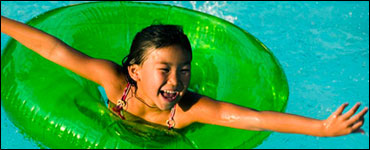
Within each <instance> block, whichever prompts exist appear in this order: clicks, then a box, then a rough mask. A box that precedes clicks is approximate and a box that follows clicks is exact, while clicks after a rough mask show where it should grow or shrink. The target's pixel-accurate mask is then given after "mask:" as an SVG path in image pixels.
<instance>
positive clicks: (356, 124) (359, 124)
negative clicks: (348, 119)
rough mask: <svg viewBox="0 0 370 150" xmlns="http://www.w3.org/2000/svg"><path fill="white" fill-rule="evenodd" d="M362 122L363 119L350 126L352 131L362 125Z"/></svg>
mask: <svg viewBox="0 0 370 150" xmlns="http://www.w3.org/2000/svg"><path fill="white" fill-rule="evenodd" d="M363 124H364V121H359V122H357V123H355V124H354V125H353V126H352V127H351V128H352V131H355V130H357V129H359V128H360V127H361V126H362V125H363Z"/></svg>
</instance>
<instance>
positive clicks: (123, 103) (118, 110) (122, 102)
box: [108, 83, 176, 130]
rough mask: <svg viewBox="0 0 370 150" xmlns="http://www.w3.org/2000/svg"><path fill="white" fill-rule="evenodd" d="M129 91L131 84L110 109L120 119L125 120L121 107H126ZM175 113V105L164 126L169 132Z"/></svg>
mask: <svg viewBox="0 0 370 150" xmlns="http://www.w3.org/2000/svg"><path fill="white" fill-rule="evenodd" d="M130 89H131V84H130V83H128V84H127V86H126V88H125V90H124V93H123V96H122V97H121V99H119V100H118V102H117V105H116V106H115V107H113V108H112V110H113V111H114V112H116V113H117V114H118V115H119V117H120V118H121V119H125V117H124V116H123V114H122V111H124V109H123V107H125V106H126V105H127V101H126V97H127V94H128V92H129V91H130ZM108 103H109V100H108ZM175 111H176V105H175V106H174V107H173V108H172V109H171V114H170V118H169V119H168V120H167V121H166V124H167V125H168V129H169V130H170V129H173V128H174V126H175V120H174V116H175Z"/></svg>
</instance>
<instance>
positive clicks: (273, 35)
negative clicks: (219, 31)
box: [1, 1, 369, 149]
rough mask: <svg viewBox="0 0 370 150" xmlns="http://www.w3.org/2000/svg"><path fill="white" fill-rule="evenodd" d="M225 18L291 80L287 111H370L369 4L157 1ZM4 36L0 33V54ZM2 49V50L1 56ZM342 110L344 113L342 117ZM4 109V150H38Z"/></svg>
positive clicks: (325, 144)
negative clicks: (276, 62)
mask: <svg viewBox="0 0 370 150" xmlns="http://www.w3.org/2000/svg"><path fill="white" fill-rule="evenodd" d="M78 3H83V2H79V1H73V2H6V1H1V15H4V16H7V17H9V18H12V19H16V20H18V21H21V22H25V21H27V20H29V19H31V18H32V17H35V16H37V15H39V14H41V13H43V12H46V11H48V10H51V9H54V8H58V7H61V6H67V5H71V4H78ZM155 3H162V4H171V5H176V6H181V7H185V8H189V9H194V10H198V11H202V12H206V13H208V14H211V15H215V16H218V17H220V18H224V19H225V20H228V21H230V22H232V23H234V24H236V25H237V26H239V27H241V28H243V29H244V30H246V31H248V32H250V33H251V34H253V35H254V36H256V37H257V38H258V39H259V40H260V41H262V42H263V43H264V44H265V45H266V46H267V47H268V48H269V49H270V50H271V51H272V52H273V53H274V55H275V56H276V57H277V58H278V60H279V61H280V63H281V65H282V67H283V68H284V70H285V73H286V76H287V78H288V83H289V88H290V97H289V101H288V105H287V109H286V112H288V113H292V114H297V115H303V116H307V117H312V118H317V119H325V118H326V117H328V116H329V115H330V114H331V113H332V112H333V111H335V110H336V109H337V107H339V106H340V105H341V104H342V103H344V102H349V104H350V106H353V105H354V104H355V103H356V102H361V103H362V104H363V105H362V106H361V107H360V109H362V108H364V106H369V92H368V91H369V2H176V1H174V2H164V1H162V2H155ZM8 40H9V37H8V36H6V35H4V34H1V49H2V50H3V48H4V47H5V43H6V42H7V41H8ZM2 52H3V51H1V53H2ZM347 110H348V109H346V110H345V111H347ZM365 120H366V122H365V124H364V126H363V129H364V130H365V132H366V133H365V134H350V135H346V136H341V137H332V138H327V137H314V136H307V135H299V134H286V133H277V132H274V133H272V134H271V135H270V136H269V137H268V138H267V139H266V140H265V141H264V142H263V143H262V144H261V145H260V146H258V147H257V148H272V149H274V148H279V149H285V148H333V149H351V148H363V149H368V148H369V115H368V114H367V115H366V116H365ZM19 132H20V130H19V129H18V128H16V127H14V125H13V124H12V123H11V122H10V121H9V120H8V119H7V117H6V115H5V112H4V111H3V109H2V108H1V149H3V148H39V147H38V146H37V144H36V143H37V142H35V141H32V140H30V139H28V138H27V137H25V136H24V135H23V134H21V133H19Z"/></svg>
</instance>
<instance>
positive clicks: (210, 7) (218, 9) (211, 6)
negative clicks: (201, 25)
mask: <svg viewBox="0 0 370 150" xmlns="http://www.w3.org/2000/svg"><path fill="white" fill-rule="evenodd" d="M190 4H191V5H192V7H193V10H197V11H200V12H204V13H207V14H210V15H214V16H217V17H219V18H222V19H225V20H227V21H229V22H231V23H234V21H235V20H237V19H238V17H234V16H231V15H224V13H223V12H224V11H225V10H223V8H224V7H225V6H226V1H223V2H220V1H212V2H210V1H205V2H204V3H203V5H201V6H198V7H197V2H196V1H190Z"/></svg>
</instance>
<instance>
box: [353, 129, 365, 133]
mask: <svg viewBox="0 0 370 150" xmlns="http://www.w3.org/2000/svg"><path fill="white" fill-rule="evenodd" d="M352 133H361V134H365V130H362V129H361V128H359V129H356V130H354V131H352Z"/></svg>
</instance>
